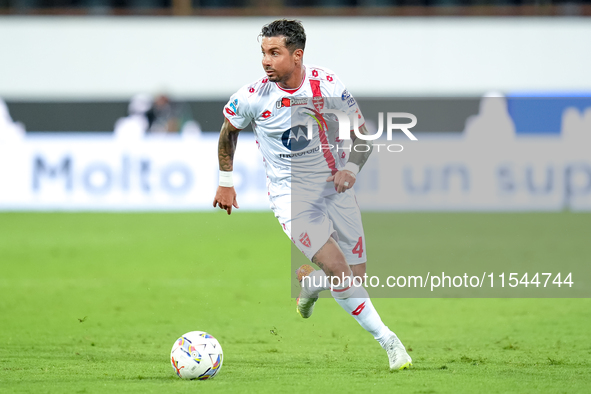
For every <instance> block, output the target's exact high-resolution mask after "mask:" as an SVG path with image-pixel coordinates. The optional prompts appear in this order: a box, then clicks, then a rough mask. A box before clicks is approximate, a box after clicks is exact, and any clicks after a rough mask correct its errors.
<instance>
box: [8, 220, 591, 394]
mask: <svg viewBox="0 0 591 394" xmlns="http://www.w3.org/2000/svg"><path fill="white" fill-rule="evenodd" d="M372 215H377V214H368V215H365V216H364V220H365V223H366V227H367V228H371V221H372ZM390 215H391V216H392V219H393V220H394V221H395V223H396V228H397V229H399V231H398V232H397V233H396V234H390V237H391V239H392V240H393V241H391V242H396V243H397V244H398V245H400V247H399V249H398V254H397V256H398V257H399V258H400V261H405V260H408V259H413V258H415V259H416V252H417V250H419V249H420V253H421V255H424V256H429V254H428V250H429V247H430V245H434V244H435V243H437V244H447V245H450V246H449V247H450V248H451V249H453V246H454V245H456V246H457V248H463V247H465V246H466V245H480V244H481V242H482V239H481V238H479V235H478V234H479V229H480V228H481V227H482V226H485V225H486V227H487V228H490V226H493V227H498V228H499V229H502V230H503V231H500V232H499V233H498V235H497V238H494V239H491V241H490V242H491V244H490V245H488V247H489V248H495V247H496V245H495V244H494V243H495V242H499V241H507V242H506V243H505V244H503V245H504V246H503V247H504V248H509V249H508V250H507V251H506V252H507V253H510V254H516V255H520V254H523V253H524V250H523V248H524V246H523V245H524V244H526V245H528V246H527V250H530V251H536V250H539V251H541V252H539V254H538V255H534V256H533V257H534V258H549V259H554V258H556V257H557V255H558V256H560V255H563V254H565V253H566V254H567V255H568V256H569V257H573V256H575V257H576V256H581V257H582V258H588V256H590V255H591V250H590V248H591V247H590V245H589V242H588V235H589V223H590V219H591V216H590V215H588V214H568V213H562V214H494V215H493V214H390ZM376 217H377V216H376ZM549 229H553V230H552V231H550V230H549ZM551 234H558V235H557V236H555V237H554V238H551V237H550V235H551ZM368 235H369V236H370V234H368ZM376 237H377V235H376ZM556 237H558V238H556ZM515 238H520V239H521V240H522V241H523V242H521V243H515V242H510V241H511V240H512V239H515ZM419 239H420V248H419V245H418V240H419ZM551 239H553V241H552V240H551ZM548 242H554V243H555V246H556V248H558V251H557V252H556V253H555V254H552V253H545V252H544V251H545V250H546V249H548ZM561 245H566V246H564V247H563V249H564V250H562V249H561ZM426 251H427V252H426ZM533 253H534V254H535V252H533ZM370 256H371V251H370ZM413 256H414V257H413ZM545 256H546V257H545ZM530 257H531V256H530ZM289 258H290V242H289V240H288V239H287V237H285V235H284V234H283V232H282V231H281V229H280V227H279V224H278V223H277V222H276V220H275V218H274V217H273V216H272V214H271V213H242V212H239V211H238V212H236V213H235V214H233V215H232V216H230V217H227V216H226V215H225V213H223V212H216V213H213V212H212V213H182V214H181V213H174V214H168V213H167V214H104V213H100V214H78V213H76V214H68V213H52V214H46V213H4V214H0V270H1V271H0V392H2V393H10V392H18V393H26V392H31V393H65V392H69V393H95V392H96V393H99V392H100V393H104V392H117V393H128V392H138V393H140V392H141V393H146V392H153V393H163V392H175V393H184V392H186V393H189V392H190V393H193V392H197V391H199V392H232V393H239V392H252V393H260V392H273V393H280V392H286V393H293V392H325V393H326V392H393V391H400V392H408V393H446V392H447V393H458V392H466V393H473V392H487V393H494V392H498V393H506V392H519V393H526V392H531V393H538V392H568V393H573V392H588V391H589V387H591V377H590V376H591V374H589V367H590V362H589V356H590V354H591V341H590V335H589V327H590V326H591V314H590V313H589V310H590V308H591V302H590V300H588V299H398V300H397V299H376V300H374V304H375V305H376V307H377V309H378V311H379V312H380V314H381V316H382V318H383V319H384V320H385V322H386V324H388V325H389V326H390V327H391V328H393V329H394V330H395V331H396V332H397V333H398V335H399V336H400V337H401V339H402V340H403V342H404V343H405V345H406V346H407V347H408V348H410V349H409V352H410V354H411V356H412V357H413V360H414V367H413V369H411V370H410V371H403V372H398V373H392V372H390V371H389V370H388V368H387V357H386V355H385V352H384V351H383V350H382V349H381V348H380V347H379V345H378V344H377V343H376V342H375V341H374V340H373V338H371V337H370V335H369V334H367V333H365V332H364V331H363V330H362V329H361V328H360V327H359V326H358V324H357V323H356V322H355V320H354V319H353V318H351V317H350V316H347V315H346V314H345V313H344V312H343V311H342V309H340V307H339V306H338V305H337V304H336V303H335V302H334V301H333V300H330V299H321V300H319V303H318V305H317V307H316V310H315V313H314V316H312V318H311V319H309V320H303V319H301V318H300V317H299V316H298V315H297V314H296V312H295V300H294V299H292V298H290V288H289V283H290V277H291V276H292V275H293V273H292V272H291V268H290V263H289ZM431 258H433V259H439V260H441V261H442V263H445V261H446V259H453V258H455V257H454V255H453V254H452V253H448V254H446V253H444V254H441V253H438V254H437V255H435V254H433V255H432V256H431ZM480 258H481V259H491V260H494V259H495V258H497V256H495V255H494V254H490V253H482V254H481V255H480ZM491 264H494V261H491ZM191 330H204V331H208V332H210V333H211V334H213V335H214V336H216V337H217V338H218V339H219V341H220V342H221V344H222V346H223V349H224V356H225V357H224V364H223V367H222V369H221V371H220V373H219V374H218V375H217V376H216V378H214V379H212V380H210V381H203V382H200V381H183V380H180V379H178V378H177V377H176V375H175V373H174V371H173V369H172V367H171V366H170V362H169V360H168V357H169V352H170V348H171V347H172V344H173V342H174V341H175V339H176V338H177V337H178V336H180V335H181V334H183V333H184V332H187V331H191ZM411 349H412V350H411Z"/></svg>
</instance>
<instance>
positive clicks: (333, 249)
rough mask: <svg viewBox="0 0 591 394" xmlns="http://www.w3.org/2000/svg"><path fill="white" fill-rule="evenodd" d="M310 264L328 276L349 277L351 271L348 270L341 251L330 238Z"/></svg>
mask: <svg viewBox="0 0 591 394" xmlns="http://www.w3.org/2000/svg"><path fill="white" fill-rule="evenodd" d="M312 262H314V263H315V264H316V265H318V266H319V267H320V268H322V270H323V271H324V273H325V274H326V275H328V276H342V275H343V274H344V275H345V276H349V275H351V270H350V269H349V265H348V264H347V260H346V258H345V255H344V254H343V251H342V250H341V248H339V245H338V244H337V243H336V242H335V241H334V239H332V238H329V239H328V241H326V244H324V246H322V248H320V250H319V251H318V252H316V254H315V255H314V257H313V258H312Z"/></svg>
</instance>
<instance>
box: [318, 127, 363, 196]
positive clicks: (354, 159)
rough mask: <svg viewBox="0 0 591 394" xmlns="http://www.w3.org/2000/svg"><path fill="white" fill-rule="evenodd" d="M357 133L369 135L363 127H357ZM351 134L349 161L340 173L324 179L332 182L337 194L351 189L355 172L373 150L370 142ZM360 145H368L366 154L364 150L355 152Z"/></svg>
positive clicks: (354, 179)
mask: <svg viewBox="0 0 591 394" xmlns="http://www.w3.org/2000/svg"><path fill="white" fill-rule="evenodd" d="M359 132H360V133H361V134H364V135H367V134H369V131H367V128H366V127H365V125H363V126H361V127H359ZM351 134H352V136H351V138H352V139H353V142H352V146H351V153H350V154H349V160H348V161H347V164H346V166H345V168H343V169H342V170H340V171H337V173H336V174H334V175H331V176H329V177H328V178H327V179H326V181H327V182H330V181H334V188H335V190H336V191H337V193H342V192H344V191H345V190H347V189H350V188H352V187H353V185H354V184H355V181H356V180H357V177H356V175H357V172H359V171H360V170H361V168H362V167H363V165H364V164H365V162H366V161H367V159H368V158H369V155H370V154H371V151H372V150H373V144H372V143H371V141H365V140H362V139H361V138H357V137H356V136H355V134H354V133H353V132H351ZM360 145H366V146H368V145H369V149H368V150H367V152H365V151H364V150H365V148H363V149H359V150H355V146H360ZM349 163H351V164H353V165H352V166H351V164H349ZM356 166H357V168H356ZM347 167H350V168H353V170H350V169H349V168H347Z"/></svg>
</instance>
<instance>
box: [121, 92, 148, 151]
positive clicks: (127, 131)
mask: <svg viewBox="0 0 591 394" xmlns="http://www.w3.org/2000/svg"><path fill="white" fill-rule="evenodd" d="M151 108H152V97H150V96H149V95H147V94H136V95H135V96H133V98H132V99H131V101H130V102H129V106H128V109H127V111H128V115H127V116H126V117H124V118H119V119H117V121H116V122H115V138H117V139H118V140H138V139H142V138H143V137H144V136H145V135H146V132H147V131H148V128H149V126H150V122H149V121H148V116H147V113H148V111H150V110H151Z"/></svg>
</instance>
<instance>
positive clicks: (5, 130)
mask: <svg viewBox="0 0 591 394" xmlns="http://www.w3.org/2000/svg"><path fill="white" fill-rule="evenodd" d="M24 137H25V126H24V125H23V124H22V123H21V122H14V121H13V120H12V117H11V116H10V112H8V106H7V105H6V102H5V101H4V100H2V99H1V98H0V141H18V140H21V139H23V138H24Z"/></svg>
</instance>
